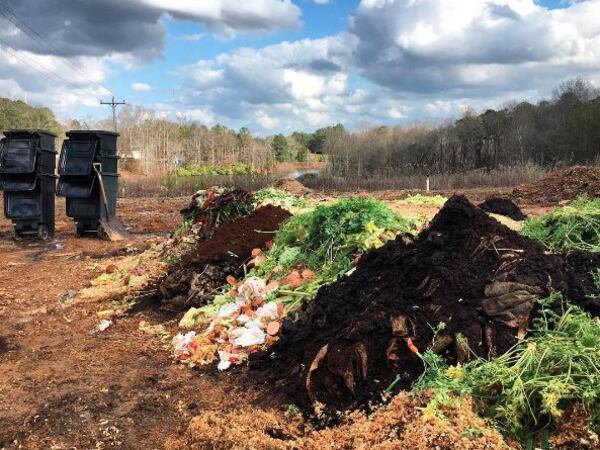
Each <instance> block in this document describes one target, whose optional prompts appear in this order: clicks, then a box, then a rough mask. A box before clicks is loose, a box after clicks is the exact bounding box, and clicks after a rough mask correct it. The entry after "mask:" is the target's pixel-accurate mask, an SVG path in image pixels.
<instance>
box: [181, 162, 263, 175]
mask: <svg viewBox="0 0 600 450" xmlns="http://www.w3.org/2000/svg"><path fill="white" fill-rule="evenodd" d="M254 173H258V170H257V169H256V168H255V167H254V166H251V165H249V164H245V163H243V162H236V163H234V164H222V165H218V166H213V165H210V164H192V165H187V166H184V167H180V168H179V169H177V170H176V171H175V176H177V177H198V176H206V175H246V174H254Z"/></svg>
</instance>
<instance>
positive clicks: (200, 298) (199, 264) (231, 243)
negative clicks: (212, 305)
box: [159, 205, 290, 307]
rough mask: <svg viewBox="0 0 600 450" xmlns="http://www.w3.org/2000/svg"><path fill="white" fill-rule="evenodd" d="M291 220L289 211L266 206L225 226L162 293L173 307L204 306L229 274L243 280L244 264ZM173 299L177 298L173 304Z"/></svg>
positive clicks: (173, 272) (187, 259) (171, 275)
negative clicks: (241, 277)
mask: <svg viewBox="0 0 600 450" xmlns="http://www.w3.org/2000/svg"><path fill="white" fill-rule="evenodd" d="M288 217H290V213H289V212H288V211H286V210H285V209H282V208H279V207H276V206H271V205H267V206H263V207H261V208H258V209H257V210H256V211H254V212H253V213H252V214H250V215H248V216H245V217H240V218H238V219H235V220H233V221H231V222H228V223H225V224H223V225H222V226H220V227H219V228H217V229H215V231H214V234H213V235H212V236H211V237H210V238H209V239H206V240H202V241H200V242H199V243H198V244H197V245H196V246H195V247H194V248H193V249H192V250H191V251H189V252H188V253H187V254H185V255H184V256H183V257H182V259H181V262H180V263H178V264H177V265H176V266H175V267H174V268H172V269H171V270H170V273H169V275H168V276H167V277H166V278H165V279H164V280H163V281H162V282H161V284H160V287H159V289H160V292H161V294H162V295H163V297H164V298H165V299H168V300H169V301H170V303H171V304H173V303H174V304H181V306H186V307H189V306H200V305H203V304H206V302H207V301H208V300H211V299H212V298H213V297H214V294H215V290H217V289H218V288H220V287H221V286H223V285H224V284H225V279H226V278H227V276H228V275H232V276H234V277H236V278H237V277H240V276H241V275H242V272H243V264H244V263H245V262H246V260H248V259H249V258H250V254H251V252H252V250H253V249H254V248H262V247H264V246H265V244H266V243H267V242H268V241H270V240H272V239H273V236H274V231H276V230H277V229H278V228H279V226H280V225H281V223H282V222H283V221H284V220H286V219H287V218H288ZM173 299H175V300H174V301H173Z"/></svg>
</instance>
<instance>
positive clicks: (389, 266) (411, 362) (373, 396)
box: [251, 196, 600, 410]
mask: <svg viewBox="0 0 600 450" xmlns="http://www.w3.org/2000/svg"><path fill="white" fill-rule="evenodd" d="M594 266H596V267H597V266H600V255H598V254H587V253H572V254H570V255H569V256H567V257H562V256H555V255H545V254H544V251H543V248H542V247H541V246H540V245H539V244H537V243H535V242H533V241H531V240H529V239H528V238H526V237H524V236H521V235H519V234H517V233H516V232H514V231H512V230H510V229H508V228H507V227H505V226H504V225H501V224H500V223H499V222H497V221H496V220H495V219H493V218H491V217H489V216H488V215H487V214H485V213H484V212H483V211H482V210H481V209H479V208H477V207H475V206H474V205H472V204H471V203H470V202H469V201H468V200H467V199H466V198H465V197H463V196H454V197H452V198H451V199H450V200H448V202H446V204H445V206H444V207H443V208H442V209H441V210H440V211H439V212H438V214H437V215H436V216H435V217H434V219H433V220H432V222H431V224H430V226H429V228H427V229H426V230H424V231H423V232H421V234H420V235H419V236H418V238H417V239H416V240H415V241H414V242H407V239H402V238H398V239H396V240H395V241H393V242H390V243H388V244H387V245H386V246H384V247H382V248H381V249H379V250H376V251H372V252H370V253H367V254H366V255H365V256H364V257H363V258H362V259H361V261H360V262H359V264H358V267H357V269H356V271H355V272H354V273H353V274H352V275H351V276H349V277H346V278H344V279H342V280H340V281H338V282H337V283H334V284H331V285H328V286H325V287H323V288H322V289H321V290H320V291H319V293H318V295H317V297H316V298H315V300H313V301H312V302H310V303H307V304H305V305H304V306H303V308H302V310H301V311H300V312H299V314H298V315H299V319H298V320H297V321H296V322H294V321H293V320H292V319H291V318H290V319H288V320H287V321H286V322H285V323H284V326H283V330H282V335H281V338H280V340H279V341H278V342H277V343H276V344H275V345H274V346H273V347H271V349H270V351H269V352H268V353H266V354H263V355H260V356H257V357H255V358H254V359H253V360H251V367H253V368H255V369H259V370H260V372H258V373H257V374H256V375H257V376H258V378H261V376H263V377H265V378H266V379H267V380H268V381H271V382H274V383H275V385H276V386H279V387H282V388H283V389H282V390H283V391H284V392H286V393H287V395H288V396H289V397H290V398H291V400H292V401H293V402H295V403H296V404H298V405H300V406H303V407H309V406H310V405H312V404H314V403H315V402H320V403H324V404H325V405H328V406H329V407H330V408H331V409H337V410H339V409H347V408H353V407H357V406H362V405H365V404H367V403H368V402H369V401H371V400H376V401H377V400H379V398H380V396H379V393H381V391H382V390H384V389H385V388H386V387H387V386H388V385H389V384H390V383H391V382H392V381H393V380H394V379H395V378H396V376H397V375H398V376H399V377H400V383H399V384H398V387H400V388H408V387H410V386H411V384H412V382H413V381H414V380H415V378H416V377H417V376H418V375H419V374H421V373H422V371H423V369H424V367H423V363H422V361H421V359H420V358H419V357H418V356H417V355H416V354H415V350H417V349H418V350H419V351H421V352H422V351H424V350H426V349H427V348H430V347H431V348H432V349H433V350H434V351H436V352H437V353H440V354H442V355H443V356H444V357H445V358H446V360H447V361H449V362H451V363H455V362H463V361H466V360H468V359H469V358H470V357H471V356H472V354H473V353H474V354H476V355H478V356H483V357H489V356H494V355H497V354H501V353H503V352H505V351H506V350H508V349H509V348H510V347H512V346H513V345H514V344H515V342H516V339H517V336H518V335H521V334H524V333H525V329H526V327H527V325H528V322H529V319H530V315H531V313H532V311H533V310H534V308H535V307H536V305H537V300H538V299H539V298H540V297H543V296H545V295H547V294H548V293H549V291H550V290H551V289H559V290H561V291H565V293H566V294H567V296H568V298H569V299H570V300H571V301H573V302H575V303H579V304H581V305H582V306H584V307H586V306H592V307H593V304H591V303H590V301H589V298H588V297H587V296H588V295H589V294H591V293H593V292H595V291H594V289H595V288H594V284H593V280H592V279H591V278H592V276H591V274H590V270H589V268H590V267H594ZM594 308H596V309H598V308H597V307H594ZM595 312H598V311H595ZM435 330H437V336H436V335H435V334H436V331H435ZM434 336H435V340H434Z"/></svg>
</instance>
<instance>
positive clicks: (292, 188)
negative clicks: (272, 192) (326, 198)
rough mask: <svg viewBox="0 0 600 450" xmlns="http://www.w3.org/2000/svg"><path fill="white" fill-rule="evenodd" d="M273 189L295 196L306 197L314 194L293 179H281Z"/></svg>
mask: <svg viewBox="0 0 600 450" xmlns="http://www.w3.org/2000/svg"><path fill="white" fill-rule="evenodd" d="M273 187H275V188H277V189H281V190H282V191H286V192H289V193H290V194H293V195H306V194H308V193H310V192H312V191H311V190H310V189H309V188H307V187H306V186H304V185H303V184H302V183H300V182H299V181H298V180H294V179H293V178H281V179H279V180H277V181H276V182H275V184H273Z"/></svg>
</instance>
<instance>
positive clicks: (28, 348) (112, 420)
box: [0, 199, 253, 450]
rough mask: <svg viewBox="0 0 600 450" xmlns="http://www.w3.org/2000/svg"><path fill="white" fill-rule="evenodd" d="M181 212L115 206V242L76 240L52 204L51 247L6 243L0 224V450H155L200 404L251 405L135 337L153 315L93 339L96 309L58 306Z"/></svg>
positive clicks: (166, 204) (6, 227)
mask: <svg viewBox="0 0 600 450" xmlns="http://www.w3.org/2000/svg"><path fill="white" fill-rule="evenodd" d="M182 204H184V201H183V200H182V199H164V200H157V199H143V200H139V199H136V200H128V199H124V200H120V201H119V211H120V217H121V219H122V220H123V221H124V222H125V224H127V225H131V227H132V237H131V240H130V241H129V242H127V243H126V244H124V243H122V242H112V243H111V242H106V241H100V240H97V239H78V238H76V237H75V235H74V233H73V231H72V229H73V225H72V222H71V221H70V220H69V219H68V218H66V217H65V216H64V209H65V207H64V202H63V201H61V200H59V201H58V204H57V215H58V222H57V236H56V240H54V241H52V242H48V243H37V242H24V243H18V244H15V243H13V242H12V240H11V239H10V229H11V224H10V222H9V221H8V220H6V219H4V218H1V219H0V260H1V261H2V265H1V266H0V449H7V450H8V449H18V448H24V449H50V448H52V449H72V448H75V449H96V448H122V449H142V448H148V449H150V448H152V449H154V448H161V447H162V443H163V442H164V441H165V439H166V438H167V437H169V436H170V437H173V436H176V435H177V434H178V433H179V432H181V430H183V429H185V428H186V427H187V423H188V421H189V419H190V418H191V417H192V416H193V415H195V414H197V413H198V412H199V411H202V410H204V409H205V408H206V407H215V405H218V407H219V408H231V407H233V406H234V405H236V406H237V405H239V404H243V403H246V404H248V403H249V402H251V399H252V397H253V394H252V392H249V391H247V390H246V391H245V393H244V395H243V396H242V395H240V393H237V394H236V389H237V388H236V386H235V385H233V384H232V383H230V381H229V378H228V376H219V377H218V378H215V376H214V375H212V374H210V373H203V374H198V373H194V372H192V371H190V370H188V369H187V368H185V367H182V366H180V365H177V364H174V363H172V362H171V360H170V358H169V353H168V351H167V350H166V349H165V344H164V342H162V341H160V340H159V339H156V338H155V337H154V336H149V335H148V334H146V333H143V332H142V331H140V330H139V323H140V321H142V320H145V321H148V322H150V323H157V322H163V321H164V320H165V317H162V316H160V317H158V316H157V315H156V313H154V312H153V310H151V309H149V310H141V311H138V312H136V313H134V314H131V315H128V316H125V317H124V318H121V319H119V320H117V321H115V324H114V325H112V326H111V327H110V328H108V329H107V330H106V331H104V332H101V333H97V332H94V329H95V327H96V325H97V324H98V322H99V320H98V317H97V315H96V313H97V311H99V310H102V309H105V308H106V307H107V304H106V303H102V302H100V303H99V302H92V303H79V302H78V303H76V304H72V303H71V301H70V299H71V298H72V297H74V296H75V295H76V291H77V290H79V289H81V288H83V287H85V286H87V285H88V284H89V283H90V281H91V280H92V279H93V278H95V277H97V276H98V275H100V274H101V273H103V272H104V271H105V268H106V266H107V265H109V264H111V263H112V262H114V261H117V260H118V259H119V258H120V257H121V256H120V255H125V254H130V253H131V252H141V251H142V250H143V249H145V248H146V247H148V246H149V245H151V244H152V243H153V242H154V241H155V240H156V237H157V236H160V237H162V236H165V235H166V234H167V233H168V232H169V231H170V230H172V229H173V228H174V227H175V225H176V224H177V223H178V221H179V220H180V216H179V209H180V208H181V205H182ZM166 326H167V328H168V329H174V324H173V323H169V322H166Z"/></svg>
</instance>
